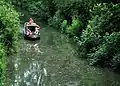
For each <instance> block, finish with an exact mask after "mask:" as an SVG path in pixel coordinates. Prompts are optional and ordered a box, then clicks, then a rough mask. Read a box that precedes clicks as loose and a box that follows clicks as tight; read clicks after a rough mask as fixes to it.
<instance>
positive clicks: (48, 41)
mask: <svg viewBox="0 0 120 86" xmlns="http://www.w3.org/2000/svg"><path fill="white" fill-rule="evenodd" d="M39 25H40V26H41V40H35V41H30V40H24V39H23V37H22V35H21V37H20V45H19V52H18V53H17V54H15V55H11V56H8V57H7V59H6V64H7V66H6V82H5V85H6V86H120V75H119V74H115V73H113V72H110V71H109V70H107V69H100V68H95V67H92V66H89V65H88V64H87V62H85V61H83V60H81V59H80V58H78V55H77V46H76V45H74V44H72V43H70V41H69V39H68V38H67V37H66V36H65V35H63V34H60V33H59V32H57V31H56V30H55V29H54V28H51V27H49V26H47V25H42V24H41V23H39ZM22 29H23V24H22V25H21V32H22Z"/></svg>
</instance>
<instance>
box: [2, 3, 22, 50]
mask: <svg viewBox="0 0 120 86" xmlns="http://www.w3.org/2000/svg"><path fill="white" fill-rule="evenodd" d="M19 22H20V21H19V14H18V13H17V12H16V11H15V10H14V9H13V8H12V7H11V6H10V5H9V4H7V3H5V2H4V1H0V25H1V26H0V42H2V43H4V46H5V48H6V51H8V52H15V51H16V50H17V45H18V34H19V33H18V32H19Z"/></svg>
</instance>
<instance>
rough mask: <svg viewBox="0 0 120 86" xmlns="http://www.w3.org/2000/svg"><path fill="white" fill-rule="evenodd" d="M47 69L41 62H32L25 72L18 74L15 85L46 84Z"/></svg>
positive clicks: (36, 85)
mask: <svg viewBox="0 0 120 86" xmlns="http://www.w3.org/2000/svg"><path fill="white" fill-rule="evenodd" d="M46 78H47V71H46V69H45V68H44V67H43V65H41V64H40V63H39V62H36V61H35V62H32V63H31V64H30V65H29V67H28V68H27V69H25V70H24V72H23V74H21V75H20V74H16V76H15V84H14V86H44V85H45V80H46Z"/></svg>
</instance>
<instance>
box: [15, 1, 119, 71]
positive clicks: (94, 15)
mask: <svg viewBox="0 0 120 86" xmlns="http://www.w3.org/2000/svg"><path fill="white" fill-rule="evenodd" d="M16 2H18V3H16ZM21 2H22V3H21ZM21 2H20V1H17V0H14V2H13V4H14V5H16V6H22V9H25V10H27V11H28V12H29V13H30V14H32V15H33V16H36V17H37V18H38V19H39V20H45V21H47V22H48V24H49V25H50V26H52V27H55V28H56V29H58V30H59V31H60V32H62V33H65V34H67V35H68V36H69V37H71V38H73V39H74V40H75V42H77V43H78V44H79V46H80V48H79V54H80V57H82V58H86V59H88V61H89V62H90V64H91V65H100V66H103V67H104V66H108V67H112V68H114V69H119V66H120V57H119V56H120V53H119V49H120V47H119V37H120V24H119V21H120V16H119V15H120V9H119V8H120V5H119V2H120V1H119V0H60V1H59V0H34V1H31V0H21Z"/></svg>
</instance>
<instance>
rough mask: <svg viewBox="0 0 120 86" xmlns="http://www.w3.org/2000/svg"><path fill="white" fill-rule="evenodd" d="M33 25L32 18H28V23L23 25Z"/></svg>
mask: <svg viewBox="0 0 120 86" xmlns="http://www.w3.org/2000/svg"><path fill="white" fill-rule="evenodd" d="M32 23H34V21H33V19H32V18H29V20H28V22H26V23H25V25H30V24H32Z"/></svg>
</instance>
